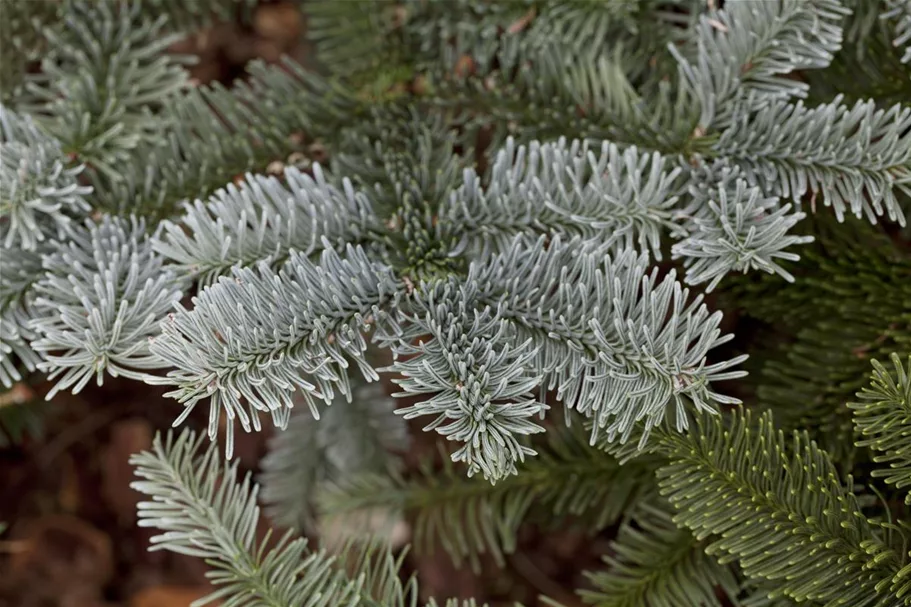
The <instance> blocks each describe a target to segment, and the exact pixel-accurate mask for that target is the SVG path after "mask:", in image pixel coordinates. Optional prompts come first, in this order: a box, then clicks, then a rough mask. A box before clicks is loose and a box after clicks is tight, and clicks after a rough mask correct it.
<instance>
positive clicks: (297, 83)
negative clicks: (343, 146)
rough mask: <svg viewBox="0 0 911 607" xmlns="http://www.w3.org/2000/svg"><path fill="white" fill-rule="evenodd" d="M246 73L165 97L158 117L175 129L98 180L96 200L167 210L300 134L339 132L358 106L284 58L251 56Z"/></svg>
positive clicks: (286, 150)
mask: <svg viewBox="0 0 911 607" xmlns="http://www.w3.org/2000/svg"><path fill="white" fill-rule="evenodd" d="M248 72H249V77H248V78H247V79H245V80H244V81H241V82H238V83H237V84H236V85H235V86H234V87H233V88H231V89H227V88H225V87H224V86H222V85H220V84H213V85H209V86H205V87H197V88H193V89H190V90H188V91H185V92H184V94H183V95H181V96H178V97H176V98H175V99H173V100H172V101H170V102H169V103H168V105H167V106H166V107H164V108H163V109H162V112H161V114H162V116H161V123H162V124H173V125H175V126H174V128H169V129H166V130H165V131H164V132H163V133H162V132H161V131H160V130H159V132H158V139H157V141H156V142H155V144H154V145H150V146H146V147H143V148H141V149H139V150H137V151H136V152H135V153H134V154H132V155H131V156H130V158H129V160H128V161H126V162H125V163H124V164H123V166H121V167H120V168H119V170H120V173H121V174H120V178H118V179H117V180H102V179H99V180H97V181H96V182H95V183H94V184H93V185H94V186H95V190H96V195H95V201H96V206H101V207H103V208H108V209H118V210H127V211H132V212H142V213H144V214H148V215H158V216H162V217H164V216H168V215H170V214H171V213H174V212H175V211H176V210H177V209H178V208H179V205H180V203H181V202H183V201H187V200H194V199H196V198H206V197H208V196H209V195H210V194H211V193H213V192H214V191H216V190H217V189H218V188H221V187H223V186H224V184H226V183H228V182H229V181H231V180H232V179H234V177H236V176H238V175H243V174H244V173H246V172H248V171H255V170H262V169H264V168H265V167H266V166H267V165H268V164H269V163H271V162H273V161H275V160H277V159H278V160H284V159H285V158H287V157H288V155H289V154H291V153H292V152H294V151H295V150H297V149H298V148H299V147H300V143H299V138H300V137H301V136H302V134H303V133H305V134H306V136H307V137H309V138H312V139H317V138H319V137H324V136H332V137H335V136H337V135H338V132H339V131H340V129H341V126H342V125H345V124H346V123H349V122H350V121H352V120H353V119H355V118H356V117H357V115H358V112H359V111H360V109H359V106H358V104H357V102H356V101H355V100H354V99H353V98H352V97H351V96H350V95H349V94H348V93H347V92H346V91H345V90H344V89H342V88H341V87H339V86H337V85H335V84H332V83H330V82H328V81H326V80H324V79H322V78H320V77H319V76H317V75H315V74H312V73H309V72H307V71H305V70H304V69H303V68H302V67H301V66H300V65H298V64H296V63H294V62H292V61H290V60H288V59H286V60H284V61H283V62H282V63H281V64H280V65H272V66H267V65H265V64H264V63H262V62H253V63H252V64H251V65H250V66H249V67H248ZM162 140H163V141H162ZM187 166H193V167H195V169H194V170H193V171H187V170H186V167H187ZM127 202H129V205H128V207H127V206H125V205H126V203H127Z"/></svg>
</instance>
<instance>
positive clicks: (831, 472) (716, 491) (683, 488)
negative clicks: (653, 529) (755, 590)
mask: <svg viewBox="0 0 911 607" xmlns="http://www.w3.org/2000/svg"><path fill="white" fill-rule="evenodd" d="M729 420H730V424H729V425H728V424H727V423H725V422H726V420H725V419H723V418H721V417H720V416H712V417H703V418H701V419H700V420H699V422H698V429H697V430H695V431H694V432H691V433H689V434H684V435H680V434H667V435H666V436H665V437H663V438H662V445H663V451H664V452H665V453H666V454H667V457H668V459H669V463H668V464H667V465H665V466H662V467H661V468H660V469H659V470H658V473H657V474H658V479H659V484H660V487H661V493H662V495H663V496H664V497H665V498H667V499H668V501H670V502H671V504H673V505H674V507H675V509H676V510H677V515H676V516H675V517H674V521H675V522H676V523H677V524H678V525H682V526H685V527H687V528H688V529H690V530H692V531H693V533H694V535H695V536H696V538H697V539H708V540H709V544H708V545H707V547H706V552H707V553H708V554H710V555H715V556H716V557H717V558H718V559H719V561H720V562H722V563H726V562H732V561H734V562H737V563H739V564H740V566H741V568H742V569H743V572H744V574H746V575H747V576H748V577H750V578H754V579H757V580H760V581H761V580H766V581H769V582H772V583H773V584H774V590H772V591H771V593H770V594H771V595H773V596H786V597H790V598H792V599H794V600H796V601H805V600H811V601H814V602H817V603H820V604H822V605H826V606H831V607H835V606H836V605H844V606H846V607H847V606H850V607H868V606H870V607H872V606H878V607H887V606H888V607H893V606H895V605H900V604H911V595H909V590H911V586H909V581H908V580H907V573H908V572H907V571H906V570H905V567H906V565H907V556H908V555H907V554H906V553H902V552H899V551H897V550H896V549H895V548H893V547H892V546H890V545H889V544H888V542H887V541H886V538H885V535H886V534H885V531H884V529H883V528H882V527H881V526H880V525H879V524H877V523H875V522H874V521H872V520H870V519H868V518H867V516H866V515H865V514H864V513H863V511H862V509H861V506H860V501H859V499H858V497H857V495H856V494H855V493H854V491H853V482H852V481H851V479H850V477H849V478H848V479H847V481H846V482H845V481H843V480H842V479H841V478H839V475H838V473H837V471H836V470H835V467H834V466H833V464H832V461H831V459H830V458H829V456H828V455H827V454H826V453H825V452H824V451H822V450H820V449H819V447H818V446H817V445H816V443H815V442H813V441H811V440H810V439H809V437H808V436H807V434H806V433H805V432H795V433H794V434H793V435H791V436H788V435H786V434H785V433H784V432H783V431H782V430H778V429H776V428H775V426H774V425H773V423H772V416H771V415H770V414H768V413H766V414H763V415H761V416H758V417H757V416H754V415H751V414H750V413H749V411H747V412H739V411H738V412H734V413H733V414H732V415H731V416H730V417H729ZM798 554H799V555H800V557H799V558H793V555H798Z"/></svg>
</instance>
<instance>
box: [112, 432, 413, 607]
mask: <svg viewBox="0 0 911 607" xmlns="http://www.w3.org/2000/svg"><path fill="white" fill-rule="evenodd" d="M201 443H202V439H198V438H196V437H195V435H194V434H193V433H191V432H188V431H184V432H182V433H181V434H180V435H179V436H178V437H177V438H174V436H173V435H172V434H170V433H169V434H168V436H167V438H166V439H165V440H164V441H162V440H161V437H160V436H158V437H156V438H155V441H154V443H153V445H152V450H151V451H146V452H142V453H139V454H137V455H134V456H133V457H132V458H131V460H130V461H131V463H132V464H133V465H134V466H136V475H137V476H138V477H139V478H140V479H141V480H138V481H136V482H134V483H133V484H132V487H133V488H134V489H136V490H137V491H139V492H141V493H143V494H145V495H146V496H147V497H149V498H150V500H151V501H146V502H140V504H139V519H140V521H139V525H140V526H142V527H152V528H155V529H158V530H159V531H161V532H162V533H161V534H160V535H157V536H155V537H153V538H152V544H153V546H152V549H153V550H156V549H157V550H169V551H172V552H177V553H180V554H186V555H189V556H195V557H199V558H203V559H206V562H207V563H208V564H209V566H210V567H211V568H212V569H211V570H210V571H209V572H208V573H207V577H208V578H209V580H210V581H211V582H212V584H213V585H215V586H216V590H215V592H213V593H212V594H211V595H209V596H208V597H206V598H204V599H201V600H200V601H198V602H197V603H194V605H203V604H206V603H211V602H213V601H215V600H216V599H220V600H222V601H223V604H224V605H225V607H289V606H291V605H295V606H302V607H336V606H340V605H350V606H351V607H355V606H357V607H405V605H413V604H414V603H413V601H415V600H416V591H417V588H416V585H415V584H414V583H413V582H407V583H404V584H403V583H402V582H401V581H400V580H399V579H398V569H399V567H400V565H401V562H400V560H398V559H395V558H394V557H392V555H391V554H389V553H388V551H384V550H382V549H380V548H378V547H376V546H369V545H368V546H366V547H365V548H363V549H357V550H355V549H351V550H349V551H348V554H347V555H345V556H350V557H353V558H354V561H353V563H354V569H355V572H354V575H351V576H348V575H347V574H346V572H345V571H344V560H345V558H342V559H336V558H334V557H331V556H329V555H327V554H326V553H325V552H311V551H310V550H309V549H308V548H307V545H306V540H305V539H302V538H297V539H294V538H293V535H292V534H291V533H290V532H289V533H288V534H286V535H285V536H283V537H282V538H281V539H280V540H279V541H278V542H277V544H276V545H274V546H272V547H271V548H268V549H267V546H268V545H269V539H270V538H269V536H267V537H266V538H265V539H264V540H258V539H257V534H256V531H257V526H258V523H259V507H258V506H257V505H256V499H257V494H258V487H257V486H256V485H254V484H253V483H252V482H251V478H250V475H249V474H248V475H247V476H246V477H244V479H243V480H239V479H238V471H237V461H235V462H234V463H233V464H231V465H227V466H226V465H224V464H223V463H222V462H221V461H220V458H219V457H218V455H217V449H216V448H215V446H214V444H213V445H211V446H209V448H208V449H207V450H205V452H203V453H202V454H201V455H200V454H199V452H200V450H201V449H200V447H201Z"/></svg>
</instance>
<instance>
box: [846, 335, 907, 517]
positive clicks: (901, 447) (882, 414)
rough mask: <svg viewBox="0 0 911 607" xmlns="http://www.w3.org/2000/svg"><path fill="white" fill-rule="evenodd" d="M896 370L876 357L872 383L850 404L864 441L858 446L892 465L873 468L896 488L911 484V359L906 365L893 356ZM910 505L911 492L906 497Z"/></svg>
mask: <svg viewBox="0 0 911 607" xmlns="http://www.w3.org/2000/svg"><path fill="white" fill-rule="evenodd" d="M891 359H892V364H893V366H894V369H895V371H894V373H892V372H890V370H889V369H887V368H886V367H885V366H884V365H883V364H882V363H880V362H879V361H877V360H873V373H872V379H871V382H870V386H867V387H864V389H863V390H861V391H860V392H858V393H857V398H858V399H859V402H853V403H849V404H848V406H849V407H850V408H851V409H852V410H853V413H854V425H855V426H856V428H857V432H858V434H859V435H860V436H861V437H862V440H860V441H858V443H857V445H858V446H859V447H869V448H870V449H871V450H873V451H874V453H876V455H874V457H873V461H874V462H876V463H878V464H889V467H888V468H886V469H880V470H874V471H873V476H874V477H884V478H885V480H886V482H887V483H890V484H894V485H895V487H896V488H897V489H902V488H904V487H907V486H909V485H911V451H909V448H908V437H909V436H911V358H909V359H908V362H907V363H906V364H905V365H904V366H903V365H902V360H901V357H900V356H899V355H898V354H895V353H893V354H892V356H891ZM905 503H906V504H911V495H908V496H906V497H905Z"/></svg>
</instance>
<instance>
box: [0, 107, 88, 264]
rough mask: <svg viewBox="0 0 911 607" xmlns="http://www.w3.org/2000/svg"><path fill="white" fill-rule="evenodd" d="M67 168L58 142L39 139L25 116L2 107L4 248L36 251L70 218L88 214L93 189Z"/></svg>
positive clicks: (0, 216)
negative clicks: (82, 183) (86, 196)
mask: <svg viewBox="0 0 911 607" xmlns="http://www.w3.org/2000/svg"><path fill="white" fill-rule="evenodd" d="M83 168H84V166H83V165H78V166H69V162H68V161H67V160H66V159H65V157H64V154H63V152H62V150H61V149H60V143H59V142H58V141H57V140H55V139H53V138H52V137H48V136H47V135H45V134H43V133H42V132H41V131H39V130H38V128H37V127H36V126H35V124H34V122H33V121H32V119H31V118H30V117H29V116H27V115H19V114H17V113H15V112H12V111H10V110H9V109H7V108H6V107H5V106H3V105H0V234H3V235H4V238H2V243H3V247H4V248H5V249H12V248H17V249H21V250H24V251H34V250H35V249H36V248H37V247H38V244H39V243H41V242H43V241H45V240H46V239H48V238H55V237H60V236H62V235H63V234H64V232H65V230H66V228H67V226H68V224H69V222H70V219H71V218H70V215H76V216H78V215H79V214H82V213H84V212H86V211H88V210H89V205H88V203H87V202H86V201H85V199H84V196H85V195H86V194H88V193H89V192H91V188H88V187H85V186H82V185H80V184H79V182H78V180H77V176H78V175H79V173H81V172H82V170H83Z"/></svg>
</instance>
